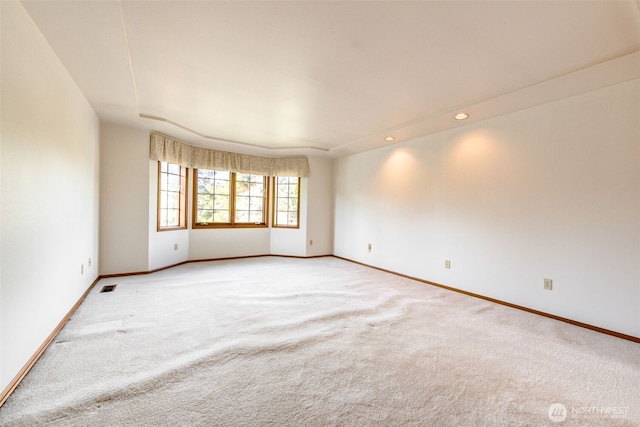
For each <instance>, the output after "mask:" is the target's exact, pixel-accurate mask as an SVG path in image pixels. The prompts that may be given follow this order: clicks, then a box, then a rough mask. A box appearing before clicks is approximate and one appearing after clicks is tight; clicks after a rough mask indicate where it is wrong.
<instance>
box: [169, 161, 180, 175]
mask: <svg viewBox="0 0 640 427" xmlns="http://www.w3.org/2000/svg"><path fill="white" fill-rule="evenodd" d="M168 172H169V173H171V174H174V175H180V165H177V164H175V163H169V168H168Z"/></svg>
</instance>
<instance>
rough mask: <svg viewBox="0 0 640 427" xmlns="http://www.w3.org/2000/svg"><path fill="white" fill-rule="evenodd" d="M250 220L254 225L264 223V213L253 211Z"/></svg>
mask: <svg viewBox="0 0 640 427" xmlns="http://www.w3.org/2000/svg"><path fill="white" fill-rule="evenodd" d="M249 220H250V221H251V222H252V223H254V224H255V223H261V222H262V212H255V211H252V212H250V213H249Z"/></svg>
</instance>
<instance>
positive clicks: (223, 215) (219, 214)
mask: <svg viewBox="0 0 640 427" xmlns="http://www.w3.org/2000/svg"><path fill="white" fill-rule="evenodd" d="M213 222H223V223H228V222H230V221H229V211H214V213H213Z"/></svg>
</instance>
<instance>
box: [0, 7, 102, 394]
mask: <svg viewBox="0 0 640 427" xmlns="http://www.w3.org/2000/svg"><path fill="white" fill-rule="evenodd" d="M0 8H1V13H0V15H1V25H0V27H1V40H2V41H1V43H2V44H1V52H2V70H1V83H0V87H1V96H0V99H1V100H0V105H1V107H0V108H1V112H0V117H1V120H2V126H1V128H0V129H1V130H0V141H1V148H0V164H1V167H0V171H1V172H0V177H1V178H0V182H1V184H0V206H1V207H0V215H1V218H2V221H1V227H0V233H1V234H0V236H1V237H0V248H1V249H0V254H1V257H0V265H1V267H0V275H1V277H0V295H1V299H0V390H2V389H4V388H5V387H6V386H7V385H8V384H9V382H10V381H11V380H12V379H13V378H14V376H15V375H16V374H17V373H18V371H19V370H20V369H21V368H22V367H23V366H24V365H25V364H26V363H27V361H28V360H29V358H30V357H31V356H32V355H33V354H34V353H35V352H36V350H37V349H38V347H40V345H41V344H42V343H43V342H44V341H45V339H46V338H47V336H48V335H49V334H50V333H51V332H52V331H53V330H54V329H55V327H56V326H57V325H58V323H59V322H60V321H61V320H62V319H63V317H64V316H65V315H66V314H67V313H68V312H69V310H70V309H71V308H72V307H73V305H74V304H75V303H76V302H77V301H78V299H79V298H80V297H81V296H82V294H83V293H84V291H86V290H87V289H88V287H89V286H90V285H91V283H92V282H93V281H94V280H95V279H96V277H97V276H98V187H99V160H98V156H99V122H98V118H97V116H96V115H95V113H94V111H93V109H92V108H91V107H90V105H89V103H88V102H87V100H86V99H85V98H84V96H83V95H82V93H81V92H80V90H79V89H78V87H77V86H76V85H75V83H74V81H73V80H72V79H71V77H70V76H69V75H68V73H67V72H66V70H65V69H64V67H63V66H62V64H61V63H60V61H59V60H58V58H57V57H56V56H55V54H54V53H53V51H52V50H51V48H50V47H49V45H48V44H47V42H46V41H45V39H44V38H43V36H42V35H41V34H40V32H39V31H38V30H37V28H36V26H35V25H34V24H33V22H32V21H31V19H30V18H29V16H28V15H27V13H26V12H25V10H24V9H23V7H22V5H21V4H20V3H19V2H0ZM89 258H91V259H92V264H91V266H90V267H89V265H88V263H89ZM81 265H83V266H84V274H81Z"/></svg>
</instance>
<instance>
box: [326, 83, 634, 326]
mask: <svg viewBox="0 0 640 427" xmlns="http://www.w3.org/2000/svg"><path fill="white" fill-rule="evenodd" d="M639 85H640V83H639V82H638V81H637V80H636V81H631V82H627V83H624V84H620V85H616V86H612V87H608V88H604V89H601V90H597V91H593V92H589V93H585V94H583V95H579V96H575V97H572V98H568V99H564V100H560V101H557V102H553V103H549V104H546V105H542V106H539V107H535V108H531V109H527V110H524V111H520V112H516V113H513V114H508V115H504V116H501V117H498V118H495V119H491V120H486V121H484V122H480V123H477V124H470V125H467V126H463V127H460V128H457V129H454V130H449V131H446V132H441V133H438V134H435V135H431V136H428V137H424V138H420V139H416V140H413V141H409V142H406V143H401V144H397V145H394V146H392V147H387V148H383V149H378V150H375V151H371V152H367V153H362V154H359V155H354V156H350V157H346V158H342V159H339V160H337V161H336V163H335V165H334V168H335V175H334V185H335V254H336V255H338V256H342V257H346V258H350V259H353V260H357V261H361V262H364V263H367V264H371V265H374V266H379V267H382V268H386V269H389V270H393V271H396V272H400V273H404V274H408V275H411V276H415V277H418V278H422V279H426V280H430V281H434V282H438V283H442V284H445V285H449V286H452V287H456V288H459V289H463V290H467V291H470V292H474V293H477V294H481V295H485V296H489V297H493V298H497V299H500V300H503V301H507V302H511V303H514V304H518V305H521V306H525V307H530V308H533V309H536V310H540V311H543V312H547V313H551V314H555V315H559V316H562V317H566V318H570V319H573V320H577V321H580V322H585V323H588V324H591V325H595V326H599V327H603V328H607V329H611V330H614V331H618V332H621V333H625V334H629V335H633V336H636V337H640V127H639V125H638V118H639V117H640V106H639V102H638V100H639V94H640V86H639ZM367 243H371V244H372V245H373V246H372V251H371V252H370V253H369V252H367ZM445 259H449V260H451V269H445V268H444V260H445ZM543 278H551V279H553V285H554V290H553V291H546V290H544V289H543V286H542V284H543Z"/></svg>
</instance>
